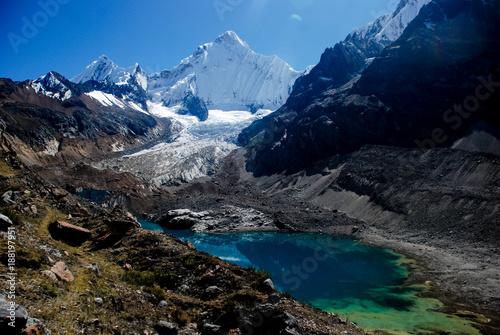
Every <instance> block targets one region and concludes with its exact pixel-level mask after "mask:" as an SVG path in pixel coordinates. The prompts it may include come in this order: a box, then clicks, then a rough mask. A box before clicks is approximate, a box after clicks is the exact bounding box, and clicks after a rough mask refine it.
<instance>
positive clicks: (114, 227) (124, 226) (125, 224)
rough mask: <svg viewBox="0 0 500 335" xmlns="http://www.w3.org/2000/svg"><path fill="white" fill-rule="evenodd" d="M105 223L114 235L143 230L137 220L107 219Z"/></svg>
mask: <svg viewBox="0 0 500 335" xmlns="http://www.w3.org/2000/svg"><path fill="white" fill-rule="evenodd" d="M104 223H105V224H106V226H107V227H108V230H109V231H110V232H111V234H113V235H119V236H122V235H125V234H126V233H127V232H128V231H130V230H133V229H138V228H141V224H140V223H139V222H137V220H135V219H123V220H122V219H116V220H115V219H105V220H104Z"/></svg>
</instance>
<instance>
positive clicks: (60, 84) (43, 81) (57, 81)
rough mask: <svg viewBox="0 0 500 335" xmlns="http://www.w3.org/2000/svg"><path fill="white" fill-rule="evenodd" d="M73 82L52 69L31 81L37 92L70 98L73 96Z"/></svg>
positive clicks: (58, 97) (62, 98)
mask: <svg viewBox="0 0 500 335" xmlns="http://www.w3.org/2000/svg"><path fill="white" fill-rule="evenodd" d="M70 86H71V84H70V83H69V82H68V80H67V79H66V78H64V77H63V76H61V75H60V74H59V73H57V72H54V71H51V72H49V73H47V74H45V75H43V76H41V77H40V78H38V79H36V80H33V81H32V82H31V87H33V89H34V90H35V92H36V93H41V94H44V95H46V96H48V97H51V98H55V99H60V100H62V101H65V100H68V99H70V98H71V97H72V96H73V93H72V91H71V87H70Z"/></svg>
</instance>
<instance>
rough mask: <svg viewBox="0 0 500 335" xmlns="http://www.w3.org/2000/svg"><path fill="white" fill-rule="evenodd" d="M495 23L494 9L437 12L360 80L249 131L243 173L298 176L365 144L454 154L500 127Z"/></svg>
mask: <svg viewBox="0 0 500 335" xmlns="http://www.w3.org/2000/svg"><path fill="white" fill-rule="evenodd" d="M499 16H500V15H499V11H498V5H497V4H496V3H495V2H483V1H480V0H474V1H467V0H460V1H450V0H436V1H433V2H431V3H430V4H429V5H427V6H425V7H423V8H422V10H421V11H420V13H419V15H418V16H417V17H416V18H415V19H414V20H413V21H412V22H411V23H410V24H409V25H408V27H407V28H406V29H405V30H404V32H403V34H402V35H401V36H400V37H399V38H398V39H397V40H396V41H395V42H394V43H392V44H390V45H389V46H388V47H386V48H385V49H384V50H383V51H382V53H381V54H380V55H379V56H377V57H376V58H375V59H374V60H373V62H371V64H370V65H369V66H368V67H367V68H366V70H364V71H363V72H362V74H361V75H360V76H359V77H357V78H354V79H352V80H351V81H350V82H348V83H347V84H345V85H343V86H341V87H338V88H331V89H327V90H326V91H324V92H322V93H321V94H319V95H318V96H316V97H315V98H314V99H313V100H311V101H310V102H307V103H306V104H305V105H303V104H302V103H301V102H297V103H296V102H294V101H295V100H294V99H293V98H290V99H289V102H288V103H287V104H286V105H285V106H284V107H283V108H281V109H280V110H278V111H277V112H276V113H273V114H271V115H269V116H268V117H266V118H263V119H262V120H260V121H257V122H255V123H254V124H252V125H251V126H250V127H248V128H247V129H245V130H244V131H243V132H242V134H241V135H240V137H239V140H240V142H241V143H242V144H244V145H248V161H247V169H248V170H249V171H253V172H254V173H255V174H256V175H262V174H271V173H275V172H282V171H287V172H297V171H299V170H301V169H304V168H306V167H307V166H308V165H310V164H312V163H313V162H314V161H317V160H320V159H324V158H327V157H331V156H333V155H335V154H342V153H348V152H352V151H355V150H357V149H359V148H361V147H362V146H363V145H365V144H384V145H394V146H410V147H416V146H418V147H422V148H431V147H437V146H452V145H453V143H454V142H455V141H457V140H459V139H460V138H461V137H463V136H464V135H465V134H466V133H467V131H468V129H469V127H470V126H472V125H473V124H475V123H477V122H479V121H483V122H486V123H488V124H490V125H493V126H495V127H500V124H499V123H498V120H497V119H496V118H495V117H494V116H493V115H494V113H492V111H494V110H495V109H496V107H497V106H498V105H499V104H500V101H499V90H497V89H496V88H495V85H500V84H498V82H500V73H499V68H500V67H499V64H500V63H499V60H500V56H499V55H500V49H499V47H498V46H499V45H500V43H499V40H498V36H500V32H499V28H498V27H499V26H500V25H499V24H498V23H499V22H500V19H499ZM456 27H462V28H461V30H460V34H458V35H457V34H456V33H455V28H456ZM311 72H312V71H311ZM317 93H319V92H317ZM477 94H479V95H480V97H477ZM480 98H481V99H480Z"/></svg>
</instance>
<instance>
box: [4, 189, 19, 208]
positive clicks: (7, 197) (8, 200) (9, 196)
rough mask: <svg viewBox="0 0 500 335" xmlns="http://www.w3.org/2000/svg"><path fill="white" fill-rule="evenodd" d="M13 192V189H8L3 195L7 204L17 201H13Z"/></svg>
mask: <svg viewBox="0 0 500 335" xmlns="http://www.w3.org/2000/svg"><path fill="white" fill-rule="evenodd" d="M12 196H13V192H12V191H7V192H5V193H4V194H3V195H2V201H3V202H4V203H6V204H11V205H14V204H15V203H16V202H15V201H13V199H12Z"/></svg>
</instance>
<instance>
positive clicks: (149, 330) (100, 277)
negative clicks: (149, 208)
mask: <svg viewBox="0 0 500 335" xmlns="http://www.w3.org/2000/svg"><path fill="white" fill-rule="evenodd" d="M13 162H15V163H16V164H13ZM9 192H10V193H9ZM0 193H1V194H7V195H6V196H5V199H6V200H8V201H5V200H4V204H3V208H2V212H3V214H4V216H2V217H1V218H2V219H3V221H2V224H1V225H0V228H1V230H2V231H1V232H0V236H1V237H2V238H1V239H0V249H1V250H2V252H1V253H0V258H1V266H0V267H1V278H0V288H1V292H2V294H1V295H0V314H1V317H0V333H1V334H296V335H297V334H304V335H305V334H363V333H364V332H363V331H362V330H360V329H358V328H357V327H356V326H355V325H354V324H352V323H350V322H348V321H346V320H343V319H341V318H339V317H336V316H335V315H333V314H329V313H326V312H322V311H319V310H316V309H313V308H310V307H308V306H307V305H305V304H303V303H299V302H297V301H295V300H294V299H293V298H292V297H290V296H289V295H287V294H283V293H280V292H278V291H276V290H274V288H273V285H272V281H270V280H268V279H269V278H268V275H267V273H265V272H262V271H255V270H253V269H245V268H242V267H239V266H236V265H233V264H230V263H227V262H224V261H222V260H220V259H218V258H216V257H212V256H210V255H208V254H206V253H200V252H198V251H196V250H195V249H194V248H193V246H192V245H190V244H189V243H183V242H181V241H180V240H178V239H176V238H175V237H173V236H171V235H167V234H163V233H157V232H150V231H145V230H143V229H141V228H140V226H139V224H138V223H137V221H136V220H135V219H134V218H133V217H132V216H131V215H130V214H128V213H127V212H126V211H124V210H121V209H115V210H113V211H109V210H105V209H102V208H100V207H98V206H95V205H94V204H92V203H90V202H85V201H82V200H81V199H76V198H74V197H73V196H72V195H70V194H68V193H67V192H65V191H63V190H61V189H59V188H57V187H55V186H54V185H50V184H49V183H47V182H45V181H44V180H43V179H40V178H39V177H38V176H37V175H36V174H35V173H33V172H32V171H30V170H29V169H27V168H25V167H23V166H22V164H20V163H19V162H17V160H16V158H15V157H14V156H12V155H5V154H4V155H3V157H2V159H1V160H0ZM207 221H208V220H207ZM263 225H264V223H263ZM10 236H13V237H12V238H11V239H10V240H9V238H10ZM9 241H15V249H9ZM9 252H12V253H14V254H15V262H14V263H12V266H13V267H14V268H15V275H14V277H15V278H13V279H14V281H11V282H9V281H8V280H9V279H10V278H8V277H9V276H11V275H10V274H9V273H10V272H11V269H9V267H8V266H9V264H10V263H9V259H10V253H9ZM11 284H12V285H11ZM12 287H14V290H13V291H11V288H12ZM11 292H14V294H13V295H10V296H9V294H10V293H11ZM10 306H14V307H13V308H14V311H13V314H11V310H9V308H10ZM10 316H12V321H14V323H13V325H14V327H12V326H11V325H9V323H11V322H12V321H11V319H10Z"/></svg>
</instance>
